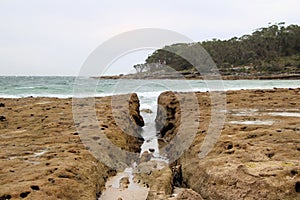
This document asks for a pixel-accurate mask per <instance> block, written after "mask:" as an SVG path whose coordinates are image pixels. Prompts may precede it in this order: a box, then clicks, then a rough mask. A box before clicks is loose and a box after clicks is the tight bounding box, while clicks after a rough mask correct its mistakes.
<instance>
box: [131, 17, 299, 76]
mask: <svg viewBox="0 0 300 200" xmlns="http://www.w3.org/2000/svg"><path fill="white" fill-rule="evenodd" d="M198 45H201V46H202V47H204V49H206V51H207V52H208V53H209V54H210V55H211V57H212V59H213V60H214V62H215V63H216V64H217V66H218V68H219V70H220V71H221V73H222V74H225V75H226V74H227V75H229V74H241V73H245V74H251V73H256V74H257V73H262V74H263V73H265V74H266V73H270V72H271V73H275V74H276V73H299V71H300V26H298V25H289V26H285V23H283V22H281V23H278V24H269V26H268V27H263V28H259V29H257V30H255V31H254V32H253V33H252V34H250V35H243V36H242V37H240V38H237V37H234V38H231V39H229V40H219V39H213V40H211V41H204V42H198V43H192V44H174V45H171V46H166V47H164V48H162V49H158V50H156V51H155V52H154V53H153V54H152V55H150V56H149V57H148V58H147V59H146V63H144V64H139V65H135V66H134V68H135V69H136V70H137V72H143V71H156V70H159V69H164V65H167V66H169V67H171V68H173V69H175V70H177V71H186V70H191V69H193V65H192V64H191V63H189V62H187V61H186V60H185V59H183V58H182V57H180V56H178V55H177V54H176V53H180V52H184V51H186V50H190V52H192V51H191V49H192V48H197V46H198ZM174 47H176V48H174ZM171 48H173V49H176V50H175V53H173V52H174V50H173V52H171V51H169V49H171ZM161 64H163V65H161Z"/></svg>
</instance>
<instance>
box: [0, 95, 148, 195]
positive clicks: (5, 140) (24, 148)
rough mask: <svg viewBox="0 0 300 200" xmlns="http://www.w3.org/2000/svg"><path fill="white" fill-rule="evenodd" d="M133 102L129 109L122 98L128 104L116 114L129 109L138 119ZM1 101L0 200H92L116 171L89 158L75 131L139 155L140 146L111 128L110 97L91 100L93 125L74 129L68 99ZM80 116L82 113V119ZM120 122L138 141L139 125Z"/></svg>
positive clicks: (136, 102) (137, 142) (78, 124)
mask: <svg viewBox="0 0 300 200" xmlns="http://www.w3.org/2000/svg"><path fill="white" fill-rule="evenodd" d="M120 98H122V97H120ZM123 98H124V96H123ZM136 98H137V96H135V95H134V98H133V99H134V101H132V102H131V103H130V106H129V96H128V95H127V96H126V99H127V100H128V101H127V103H125V104H121V105H120V107H119V110H126V109H127V110H128V107H130V108H131V109H134V110H132V111H127V113H128V112H130V113H132V115H137V113H138V112H137V108H138V107H139V105H138V101H137V99H136ZM0 100H1V102H3V104H4V103H5V107H0V113H1V114H4V115H5V118H6V119H5V121H3V122H0V126H1V129H0V138H1V139H0V166H1V167H0V177H1V179H0V199H20V198H27V199H46V200H47V199H79V200H80V199H84V200H86V199H93V200H94V199H96V198H97V196H98V195H99V194H100V192H101V190H102V189H103V187H104V185H105V182H106V180H107V179H108V177H109V176H112V175H115V174H116V171H115V170H114V169H110V168H109V167H107V166H106V165H105V163H101V162H100V161H99V160H97V159H96V158H95V157H93V156H92V154H91V152H90V147H88V146H85V145H84V144H83V142H82V134H84V133H81V132H79V131H78V130H79V129H78V128H79V127H84V126H87V127H91V128H92V129H93V130H97V131H99V130H101V133H104V134H105V135H106V137H107V138H108V139H109V140H110V141H111V142H112V143H113V144H115V145H116V146H118V147H119V148H121V149H124V150H126V151H130V152H139V151H140V145H141V143H142V140H141V139H140V138H136V137H134V136H132V135H128V134H126V133H125V132H124V131H123V130H122V129H120V127H119V126H118V124H117V123H116V119H115V116H114V115H113V112H112V103H111V100H112V98H111V97H103V98H95V99H94V103H95V108H94V109H93V111H95V113H96V115H95V116H96V117H97V124H92V123H89V122H91V119H90V118H89V116H88V115H87V116H85V118H84V119H86V122H82V123H75V125H74V121H73V112H72V100H71V99H58V98H21V99H0ZM87 101H89V100H87ZM82 107H84V105H82ZM85 113H88V112H87V111H86V110H84V109H83V110H82V115H85ZM124 115H125V114H124ZM122 116H123V115H119V117H120V118H121V119H120V121H121V122H123V123H124V124H125V128H126V131H128V132H133V133H132V134H133V135H134V134H136V135H138V134H139V131H140V128H138V127H139V126H138V125H137V123H139V124H141V123H140V122H133V121H132V120H131V118H130V117H128V115H126V117H124V118H122ZM140 120H141V119H140ZM76 127H77V128H76ZM95 133H96V132H95ZM95 133H94V134H93V135H88V137H86V138H85V139H88V140H90V141H95V142H96V143H95V144H97V141H98V140H99V138H100V136H99V135H97V134H95Z"/></svg>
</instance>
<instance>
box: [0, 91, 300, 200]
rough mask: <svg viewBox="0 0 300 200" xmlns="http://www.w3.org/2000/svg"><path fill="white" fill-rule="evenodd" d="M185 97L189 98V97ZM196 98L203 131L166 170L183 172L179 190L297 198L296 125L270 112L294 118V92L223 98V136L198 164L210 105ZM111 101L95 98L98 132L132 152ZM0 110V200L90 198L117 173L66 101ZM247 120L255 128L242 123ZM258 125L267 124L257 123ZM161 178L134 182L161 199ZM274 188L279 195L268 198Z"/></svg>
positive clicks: (203, 96)
mask: <svg viewBox="0 0 300 200" xmlns="http://www.w3.org/2000/svg"><path fill="white" fill-rule="evenodd" d="M185 94H187V97H188V96H189V94H190V93H189V92H186V93H185ZM196 94H197V97H198V99H199V100H200V101H199V102H200V104H199V106H200V108H201V118H200V123H201V124H202V126H201V127H199V128H198V132H197V136H196V138H195V139H194V142H193V144H192V146H191V147H190V149H189V150H188V151H187V152H186V153H185V154H184V156H182V157H181V158H180V159H179V160H178V161H176V163H174V164H173V165H175V166H178V165H180V166H182V180H177V181H179V182H180V183H181V184H182V185H180V186H185V187H188V188H191V189H193V190H194V191H196V192H197V193H199V194H200V195H201V196H202V197H205V198H223V199H239V198H244V197H243V195H246V196H247V195H248V197H254V196H253V194H254V193H255V194H257V192H259V191H264V192H262V194H259V195H260V198H262V199H266V198H270V197H272V198H273V197H274V198H275V197H276V198H277V197H290V198H294V197H295V198H296V197H299V193H298V192H297V183H299V184H300V175H299V174H300V160H299V158H300V151H299V150H300V146H299V143H298V142H300V138H299V134H296V133H298V132H299V128H298V127H297V125H298V124H299V119H300V118H299V117H293V116H290V117H288V116H280V115H279V116H274V115H271V114H270V113H273V114H274V113H277V114H278V113H279V114H280V113H298V114H299V113H300V105H299V101H298V99H299V95H300V88H295V89H266V90H234V91H231V90H229V91H226V95H227V104H226V107H227V111H226V117H227V118H226V123H225V126H224V129H223V131H222V133H221V136H220V139H219V141H218V142H217V144H216V145H215V147H214V148H213V150H212V152H211V153H210V154H209V155H208V156H207V157H206V158H205V159H204V160H200V161H199V159H198V157H197V152H198V151H199V148H200V145H201V143H202V141H203V139H204V135H203V134H202V133H205V131H206V129H207V127H208V124H209V120H210V100H209V93H207V92H198V93H196ZM121 96H122V95H121ZM111 98H112V97H97V98H95V99H96V105H97V102H98V103H99V102H100V101H101V102H102V103H103V102H104V104H103V105H102V106H96V110H97V117H98V120H99V121H100V123H101V125H100V126H101V127H102V128H104V129H105V134H107V136H108V137H109V138H110V139H112V141H113V142H115V144H116V145H118V146H119V147H121V148H124V149H127V150H129V151H134V152H138V151H139V148H140V145H141V141H139V140H135V139H134V138H133V137H129V136H128V135H127V134H124V132H123V131H122V130H120V129H119V128H118V126H117V125H116V124H115V123H114V120H113V116H112V113H111V103H110V101H111ZM187 99H188V98H187ZM98 100H99V101H98ZM0 103H3V104H4V107H0V111H1V116H4V117H5V119H4V120H1V122H0V125H1V129H0V137H1V143H0V145H1V149H2V151H1V154H0V155H1V157H0V158H1V159H0V164H1V166H3V167H2V170H1V177H3V178H2V179H1V182H0V185H1V190H0V197H9V196H8V195H10V196H11V198H13V199H14V198H19V197H21V195H23V196H28V197H30V198H32V199H40V198H44V199H53V198H75V199H95V198H96V197H97V196H98V195H100V193H101V191H102V190H103V189H104V185H105V182H106V181H107V179H108V178H109V177H110V176H114V175H115V174H116V171H115V170H113V169H109V168H108V167H106V166H105V165H103V164H102V163H101V162H99V161H98V160H97V159H95V158H94V157H93V156H92V155H91V154H90V152H89V151H88V150H87V149H86V147H85V146H84V145H83V144H82V141H81V140H80V137H79V135H78V132H77V130H76V127H75V125H74V122H73V115H72V109H71V106H72V102H71V99H70V98H67V99H59V98H47V97H43V98H42V97H36V98H30V97H27V98H18V99H11V98H0ZM261 113H263V114H261ZM249 121H250V122H257V123H256V124H255V123H254V124H251V123H250V124H247V123H245V122H249ZM264 121H273V124H272V125H265V124H260V123H259V122H264ZM240 122H243V123H240ZM178 126H179V124H175V127H178ZM297 128H298V129H297ZM131 131H132V130H131ZM174 132H176V131H174ZM268 149H269V150H268ZM211 166H214V167H213V168H211ZM171 167H172V166H171ZM199 169H201V170H199ZM292 172H295V173H292ZM161 173H165V174H166V176H161V174H155V175H153V176H156V177H157V176H159V177H161V179H162V180H161V181H160V182H157V181H155V179H154V180H153V177H152V178H151V176H152V175H150V176H147V177H145V176H143V175H141V176H140V177H139V178H140V181H144V182H147V183H148V184H149V185H150V188H152V194H153V195H152V197H151V198H153V199H155V198H156V197H157V196H155V193H162V191H158V190H160V189H165V190H166V191H164V192H165V195H171V192H172V189H170V185H169V184H170V182H169V180H172V177H171V175H170V170H169V169H166V171H164V172H161ZM274 174H275V175H274ZM173 175H174V174H173ZM191 175H193V176H191ZM286 176H287V177H288V179H287V178H286ZM164 177H166V178H167V181H166V180H164ZM249 180H250V182H251V183H250V182H249ZM173 181H174V179H173V180H172V181H171V182H172V187H174V186H175V185H174V182H173ZM247 181H248V182H247ZM272 182H273V183H274V185H273V186H272V185H271V183H272ZM254 183H258V184H254ZM277 183H278V184H280V185H277ZM161 184H168V186H165V185H161ZM200 186H201V187H200ZM249 186H251V188H250V189H251V191H250V192H249ZM279 187H282V188H284V189H282V190H280V191H279V192H278V194H277V193H276V194H275V189H278V188H279ZM153 188H154V189H153ZM173 189H174V188H173ZM234 194H236V195H235V196H233V195H234ZM251 195H252V196H251ZM276 195H277V196H276ZM169 197H170V196H169ZM169 197H168V198H169ZM170 198H171V197H170ZM174 199H175V198H174Z"/></svg>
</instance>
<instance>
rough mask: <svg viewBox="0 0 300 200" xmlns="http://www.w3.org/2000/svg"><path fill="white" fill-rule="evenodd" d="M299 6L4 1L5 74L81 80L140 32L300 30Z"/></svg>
mask: <svg viewBox="0 0 300 200" xmlns="http://www.w3.org/2000/svg"><path fill="white" fill-rule="evenodd" d="M299 4H300V3H299V2H298V1H297V0H272V1H271V0H265V1H259V0H251V1H250V0H244V1H240V0H224V1H217V0H212V1H199V0H187V1H181V0H152V1H140V0H139V1H138V0H129V1H117V0H103V1H96V0H91V1H83V0H78V1H71V0H66V1H58V0H44V1H38V0H27V1H21V0H2V1H1V2H0V24H1V26H0V45H1V47H0V51H1V54H0V66H1V74H2V75H6V74H11V75H12V74H18V75H32V74H40V73H42V74H43V73H44V74H51V75H53V74H60V75H63V74H66V75H76V73H77V72H78V70H79V69H80V66H81V64H82V63H83V62H84V60H85V59H86V58H87V57H88V55H89V53H91V52H92V50H93V49H95V48H96V47H97V46H98V45H99V44H101V43H102V42H104V41H105V40H107V39H109V38H111V37H112V36H114V35H117V34H119V33H122V32H124V31H130V30H132V29H137V28H164V29H170V30H174V31H177V32H179V33H182V34H184V35H186V36H188V37H190V38H191V39H193V40H195V41H200V40H207V39H212V38H221V39H227V38H230V37H233V36H241V35H242V34H246V33H250V32H251V31H253V30H254V29H256V28H259V27H262V26H266V25H267V24H268V22H281V21H286V22H287V23H288V24H290V23H298V24H299V20H300V5H299ZM144 57H145V56H141V58H140V60H141V62H142V61H143V59H144ZM136 60H139V59H135V61H134V62H138V61H136ZM133 64H134V63H133ZM128 65H129V64H128ZM116 73H118V70H117V69H116Z"/></svg>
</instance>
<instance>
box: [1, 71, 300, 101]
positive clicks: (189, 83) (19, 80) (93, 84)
mask: <svg viewBox="0 0 300 200" xmlns="http://www.w3.org/2000/svg"><path fill="white" fill-rule="evenodd" d="M78 80H80V81H78ZM81 83H84V87H86V88H87V89H89V90H92V94H91V93H90V92H89V94H90V95H93V96H110V95H115V94H125V93H131V92H136V93H137V94H138V95H139V96H140V97H142V98H145V97H151V96H157V95H158V94H160V93H161V92H163V91H167V90H173V91H202V92H203V91H211V90H240V89H272V88H274V87H276V88H297V87H300V80H223V81H222V82H220V81H203V80H126V79H115V80H110V79H104V80H98V79H93V78H85V79H83V80H82V79H78V78H76V77H71V76H66V77H64V76H0V97H4V98H22V97H29V96H32V97H58V98H69V97H73V96H74V90H76V88H79V87H82V85H81Z"/></svg>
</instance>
